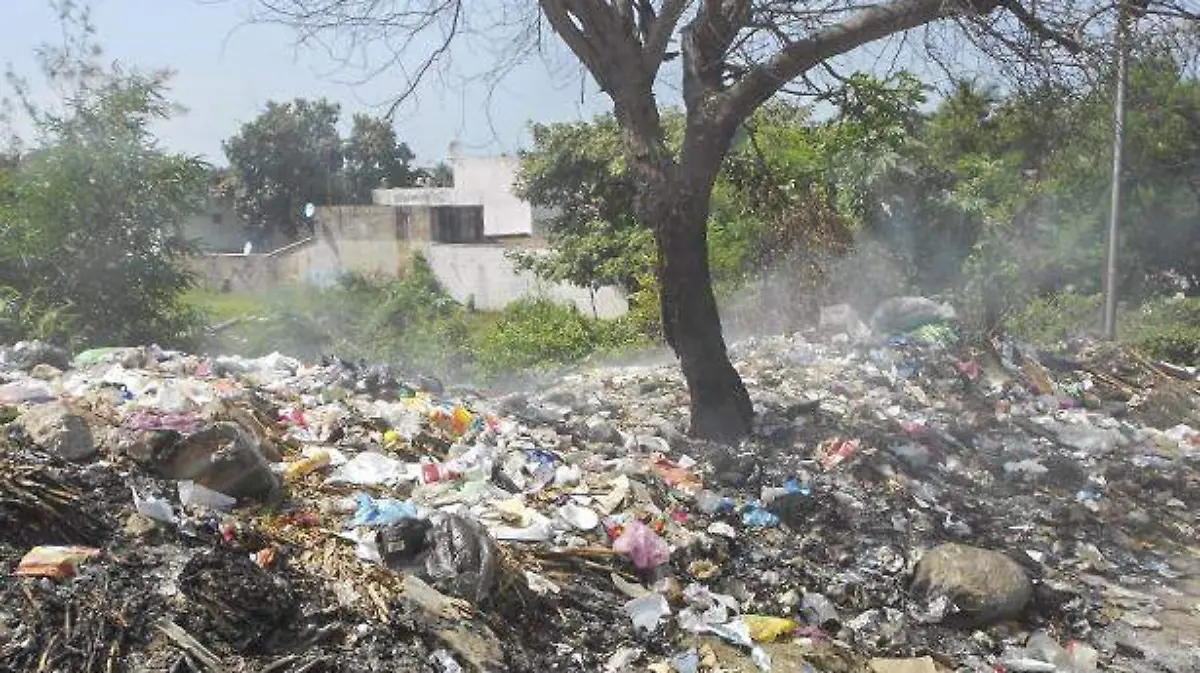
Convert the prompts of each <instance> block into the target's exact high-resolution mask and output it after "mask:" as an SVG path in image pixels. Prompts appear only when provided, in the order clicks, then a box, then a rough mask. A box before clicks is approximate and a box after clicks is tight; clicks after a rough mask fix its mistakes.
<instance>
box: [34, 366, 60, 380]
mask: <svg viewBox="0 0 1200 673" xmlns="http://www.w3.org/2000/svg"><path fill="white" fill-rule="evenodd" d="M29 375H30V376H31V377H33V378H35V379H41V380H43V381H53V380H54V379H57V378H58V377H60V376H62V370H61V369H59V368H58V367H55V366H54V365H48V364H46V363H45V362H40V363H38V364H36V365H34V366H33V367H32V368H30V370H29Z"/></svg>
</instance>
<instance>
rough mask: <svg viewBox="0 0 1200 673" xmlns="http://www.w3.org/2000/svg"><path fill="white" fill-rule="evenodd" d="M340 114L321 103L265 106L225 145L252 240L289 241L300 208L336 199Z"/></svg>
mask: <svg viewBox="0 0 1200 673" xmlns="http://www.w3.org/2000/svg"><path fill="white" fill-rule="evenodd" d="M340 114H341V106H339V105H337V104H336V103H332V102H330V101H328V100H325V99H321V100H317V101H309V100H305V99H303V98H297V99H296V100H294V101H292V102H289V103H276V102H270V103H267V108H266V110H264V111H263V113H262V114H260V115H259V116H258V117H257V118H255V119H254V120H252V121H250V122H247V123H246V124H244V125H243V126H242V128H241V129H240V130H239V131H238V133H237V134H236V135H234V136H233V137H232V138H229V139H228V140H226V141H225V143H224V149H225V156H226V158H227V159H228V161H229V168H230V170H231V171H232V172H233V174H234V176H235V178H236V187H235V195H236V207H237V210H238V214H239V215H241V216H242V217H243V218H244V219H245V221H246V222H247V226H248V227H249V228H250V233H251V236H252V238H256V239H260V240H261V239H264V238H266V237H268V236H270V235H272V234H275V233H280V234H283V235H285V236H288V237H294V236H296V235H297V234H299V233H301V232H302V231H303V229H304V227H305V226H306V225H305V223H304V217H303V216H304V206H305V204H307V203H313V204H317V205H324V204H330V203H333V202H335V201H336V200H337V190H338V186H339V181H340V177H339V175H340V172H341V170H342V164H343V158H344V157H343V151H342V139H341V137H340V136H339V135H338V131H337V122H338V116H339V115H340Z"/></svg>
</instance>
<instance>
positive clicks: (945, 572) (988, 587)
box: [911, 542, 1033, 626]
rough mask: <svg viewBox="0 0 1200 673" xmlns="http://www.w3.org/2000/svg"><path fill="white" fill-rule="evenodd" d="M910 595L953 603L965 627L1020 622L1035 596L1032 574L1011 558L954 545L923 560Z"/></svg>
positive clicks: (941, 548) (926, 555)
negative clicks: (1018, 617) (1032, 597)
mask: <svg viewBox="0 0 1200 673" xmlns="http://www.w3.org/2000/svg"><path fill="white" fill-rule="evenodd" d="M911 590H912V592H913V593H914V594H915V595H916V596H917V597H919V598H923V599H925V600H927V601H930V602H933V601H936V600H938V599H948V600H949V602H950V603H952V604H953V605H954V607H956V608H957V609H958V611H959V615H958V616H957V617H958V620H959V621H961V622H962V625H963V626H981V625H984V624H990V623H994V622H998V621H1003V620H1005V619H1011V618H1013V617H1016V616H1017V615H1019V614H1020V613H1021V611H1022V610H1024V609H1025V605H1026V604H1027V603H1028V602H1029V599H1030V597H1031V596H1032V595H1033V585H1032V583H1031V582H1030V581H1029V575H1027V574H1026V573H1025V569H1024V568H1022V567H1021V566H1020V565H1019V564H1018V563H1017V562H1016V561H1014V560H1012V559H1011V558H1009V557H1008V556H1007V555H1005V554H1003V553H1001V552H998V551H992V550H989V549H980V548H978V547H971V546H969V545H964V544H958V543H953V542H951V543H948V544H942V545H938V546H937V547H934V548H933V549H931V550H929V551H928V552H926V553H925V555H924V556H922V557H921V560H920V562H918V563H917V567H916V571H915V573H914V575H913V581H912V585H911Z"/></svg>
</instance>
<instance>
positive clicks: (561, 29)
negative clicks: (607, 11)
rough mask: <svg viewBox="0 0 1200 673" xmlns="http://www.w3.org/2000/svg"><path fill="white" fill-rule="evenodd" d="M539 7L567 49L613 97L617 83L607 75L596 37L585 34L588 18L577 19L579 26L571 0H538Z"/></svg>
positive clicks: (580, 17)
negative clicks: (577, 20)
mask: <svg viewBox="0 0 1200 673" xmlns="http://www.w3.org/2000/svg"><path fill="white" fill-rule="evenodd" d="M538 5H540V6H541V8H542V13H543V14H545V15H546V20H547V21H549V22H550V26H551V27H552V28H553V29H554V32H555V33H558V36H559V37H561V38H562V40H563V42H566V43H567V47H568V48H569V49H570V50H571V51H572V52H573V53H574V54H575V56H577V57H578V58H579V60H580V61H582V62H583V64H584V66H586V67H587V69H588V71H589V72H591V73H592V77H594V78H596V83H597V84H598V85H600V88H601V89H602V90H604V91H606V92H608V93H609V95H611V94H612V93H613V92H614V90H615V84H616V83H615V82H613V81H611V79H610V78H609V77H608V75H607V69H606V68H605V67H604V55H603V54H601V53H600V51H599V50H598V49H597V45H596V44H595V43H594V41H595V38H594V36H589V35H588V34H586V33H585V32H584V31H586V30H587V29H588V24H587V22H586V17H583V16H579V17H577V18H578V19H579V23H578V24H576V22H575V19H573V18H572V15H573V11H572V9H573V7H571V8H569V7H568V5H572V6H573V5H575V3H574V2H572V1H571V0H538Z"/></svg>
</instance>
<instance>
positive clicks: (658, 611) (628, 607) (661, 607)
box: [625, 594, 671, 631]
mask: <svg viewBox="0 0 1200 673" xmlns="http://www.w3.org/2000/svg"><path fill="white" fill-rule="evenodd" d="M625 614H627V615H629V618H630V619H631V620H633V627H634V628H635V629H644V630H646V631H653V630H654V629H656V628H658V625H659V623H660V622H662V619H663V617H666V616H667V615H669V614H671V606H670V605H668V604H667V599H666V598H664V597H663V595H662V594H646V595H645V596H642V597H641V598H634V599H633V600H631V601H629V602H627V603H626V604H625Z"/></svg>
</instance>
